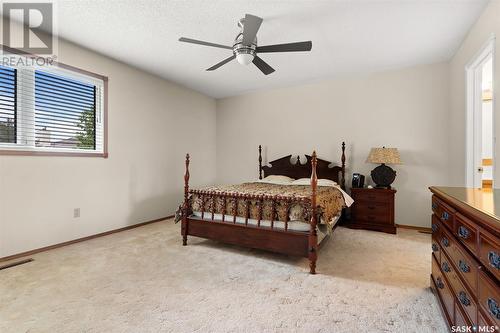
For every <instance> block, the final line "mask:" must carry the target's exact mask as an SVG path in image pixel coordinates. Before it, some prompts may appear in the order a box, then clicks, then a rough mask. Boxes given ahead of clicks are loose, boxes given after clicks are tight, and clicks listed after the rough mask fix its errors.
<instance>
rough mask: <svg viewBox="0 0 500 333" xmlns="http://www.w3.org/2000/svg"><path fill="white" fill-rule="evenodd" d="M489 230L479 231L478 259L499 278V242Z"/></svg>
mask: <svg viewBox="0 0 500 333" xmlns="http://www.w3.org/2000/svg"><path fill="white" fill-rule="evenodd" d="M495 239H496V238H494V237H493V236H492V235H491V234H490V233H489V232H487V231H485V230H481V231H480V233H479V252H480V255H479V260H481V262H482V263H483V264H484V265H485V268H486V269H487V270H488V271H490V272H491V273H492V274H493V275H494V276H495V277H496V278H497V279H500V244H499V243H498V241H495Z"/></svg>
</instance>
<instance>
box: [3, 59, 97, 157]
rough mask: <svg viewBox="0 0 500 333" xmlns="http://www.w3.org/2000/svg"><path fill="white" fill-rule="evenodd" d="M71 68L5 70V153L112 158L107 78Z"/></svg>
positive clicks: (4, 68)
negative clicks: (108, 142) (108, 151)
mask: <svg viewBox="0 0 500 333" xmlns="http://www.w3.org/2000/svg"><path fill="white" fill-rule="evenodd" d="M65 67H66V66H65ZM65 67H54V68H52V67H50V68H39V69H38V68H28V67H22V68H21V67H20V68H8V67H2V66H0V153H7V154H9V153H23V152H24V153H26V152H28V153H30V152H33V153H35V154H48V155H50V154H53V153H55V154H57V153H63V154H78V155H81V154H82V153H84V155H85V156H86V155H92V154H94V155H97V156H103V155H104V156H105V155H106V152H105V142H104V140H105V137H104V129H105V124H104V121H105V116H104V111H105V110H104V107H105V101H104V98H105V94H104V89H105V80H106V79H105V78H97V77H94V76H92V75H85V74H82V73H81V72H76V71H71V70H69V69H66V68H65Z"/></svg>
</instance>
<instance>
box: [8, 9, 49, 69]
mask: <svg viewBox="0 0 500 333" xmlns="http://www.w3.org/2000/svg"><path fill="white" fill-rule="evenodd" d="M2 11H3V17H2V41H1V44H2V46H3V47H2V58H1V59H0V60H1V63H0V64H1V65H4V66H47V65H48V66H50V65H52V64H53V63H54V60H55V59H56V58H57V56H56V50H57V38H56V37H55V36H56V35H57V34H56V31H55V26H56V25H55V18H54V4H53V3H52V2H19V1H12V2H10V1H9V2H3V3H2Z"/></svg>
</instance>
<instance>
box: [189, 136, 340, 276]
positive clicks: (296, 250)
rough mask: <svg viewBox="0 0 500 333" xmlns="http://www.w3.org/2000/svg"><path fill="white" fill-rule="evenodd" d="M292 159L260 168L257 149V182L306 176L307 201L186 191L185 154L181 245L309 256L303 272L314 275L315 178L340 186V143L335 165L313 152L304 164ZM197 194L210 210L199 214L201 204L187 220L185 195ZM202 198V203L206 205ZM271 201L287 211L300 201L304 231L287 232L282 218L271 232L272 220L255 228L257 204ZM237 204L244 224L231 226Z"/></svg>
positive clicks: (277, 196)
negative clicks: (207, 242)
mask: <svg viewBox="0 0 500 333" xmlns="http://www.w3.org/2000/svg"><path fill="white" fill-rule="evenodd" d="M291 158H292V155H288V156H285V157H282V158H279V159H277V160H274V161H272V162H269V164H270V165H271V166H262V147H261V146H259V179H262V176H263V175H264V177H266V176H269V175H284V176H288V177H291V178H295V179H297V178H308V177H311V189H312V195H311V197H310V198H293V197H285V196H279V195H258V196H255V195H241V194H234V193H226V192H214V191H205V190H190V189H189V177H190V175H189V162H190V161H189V154H186V173H185V175H184V203H183V206H182V227H181V234H182V245H187V236H188V235H191V236H196V237H201V238H207V239H212V240H216V241H220V242H223V243H228V244H234V245H239V246H245V247H249V248H255V249H261V250H267V251H271V252H277V253H282V254H286V255H292V256H300V257H305V258H309V272H310V273H311V274H316V261H317V259H318V234H317V224H318V221H317V211H316V210H317V206H316V191H317V183H318V177H319V178H326V179H330V180H333V181H335V182H337V183H338V184H339V185H340V186H341V187H342V188H344V187H345V143H344V142H342V158H341V166H333V167H330V165H331V164H332V163H331V162H329V161H325V160H322V159H319V158H317V156H316V152H313V154H312V155H311V156H309V155H306V158H307V162H306V163H305V164H301V163H300V158H299V157H297V159H296V163H292V162H291ZM190 194H197V195H199V196H201V198H202V201H204V202H209V203H210V211H208V212H205V211H204V209H205V208H204V207H205V205H204V204H203V205H202V207H203V208H202V212H201V213H202V216H201V218H200V217H195V216H189V195H190ZM216 198H222V202H223V212H222V221H219V220H215V219H214V213H215V200H216ZM207 200H208V201H207ZM250 200H256V201H257V202H258V205H259V206H258V207H259V219H258V221H257V225H251V224H248V219H249V203H250ZM264 200H269V201H271V202H272V209H273V210H275V205H276V202H278V201H280V202H285V203H286V204H287V206H288V207H291V206H292V204H294V203H297V202H301V203H302V204H303V205H306V206H308V207H309V208H308V209H309V210H310V211H311V212H312V214H311V220H310V229H309V232H300V231H293V230H289V229H288V222H289V221H288V214H287V221H285V228H284V229H277V228H274V221H271V226H270V227H265V226H261V225H260V221H261V219H262V207H263V204H262V202H263V201H264ZM238 202H244V203H245V207H246V212H247V213H246V217H245V224H237V223H236V213H237V211H238V206H237V205H238Z"/></svg>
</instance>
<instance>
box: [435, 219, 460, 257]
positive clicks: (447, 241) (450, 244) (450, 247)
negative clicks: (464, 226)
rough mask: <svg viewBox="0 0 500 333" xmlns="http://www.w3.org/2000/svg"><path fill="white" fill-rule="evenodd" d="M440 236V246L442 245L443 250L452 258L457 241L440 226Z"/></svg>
mask: <svg viewBox="0 0 500 333" xmlns="http://www.w3.org/2000/svg"><path fill="white" fill-rule="evenodd" d="M440 226H441V228H440V234H439V244H440V245H441V249H442V251H443V252H445V253H446V254H447V255H448V256H450V257H452V255H451V253H452V252H453V251H455V246H454V245H455V242H456V241H455V239H454V238H453V235H452V234H451V233H450V232H449V231H448V230H447V229H446V228H444V227H443V225H442V224H440Z"/></svg>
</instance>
